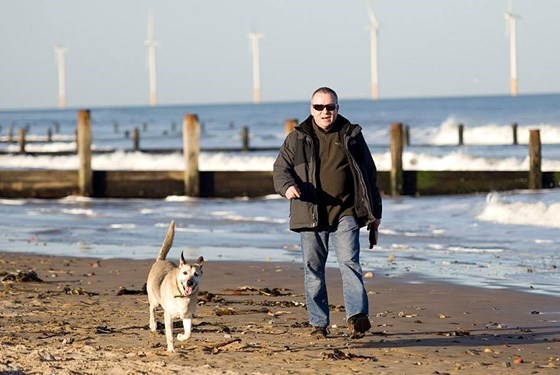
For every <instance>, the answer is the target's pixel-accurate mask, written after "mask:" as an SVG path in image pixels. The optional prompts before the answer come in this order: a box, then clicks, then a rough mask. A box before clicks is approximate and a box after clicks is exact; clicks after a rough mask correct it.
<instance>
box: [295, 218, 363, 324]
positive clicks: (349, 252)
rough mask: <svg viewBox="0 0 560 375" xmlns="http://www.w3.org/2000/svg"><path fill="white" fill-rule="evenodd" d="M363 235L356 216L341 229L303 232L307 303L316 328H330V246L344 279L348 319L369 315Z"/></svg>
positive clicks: (339, 225)
mask: <svg viewBox="0 0 560 375" xmlns="http://www.w3.org/2000/svg"><path fill="white" fill-rule="evenodd" d="M359 234H360V228H359V227H358V224H357V223H356V219H355V218H354V217H353V216H344V217H342V218H340V220H339V222H338V227H337V228H335V229H332V230H324V231H305V232H301V248H302V251H303V263H304V281H305V283H304V286H305V300H306V304H307V314H308V315H309V323H310V324H311V325H312V326H316V327H328V326H329V325H330V319H329V298H328V294H327V283H326V280H325V265H326V263H327V256H328V254H329V242H330V243H331V245H332V246H333V248H334V250H335V252H336V257H337V259H338V264H339V268H340V273H341V276H342V289H343V294H344V306H345V310H346V317H347V318H350V317H352V316H354V315H356V314H359V313H363V314H368V299H367V294H366V290H365V288H364V282H363V279H362V267H361V266H360V236H359ZM329 240H330V241H329Z"/></svg>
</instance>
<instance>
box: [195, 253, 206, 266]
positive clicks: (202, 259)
mask: <svg viewBox="0 0 560 375" xmlns="http://www.w3.org/2000/svg"><path fill="white" fill-rule="evenodd" d="M196 264H198V266H199V267H200V268H202V265H203V264H204V258H203V257H202V256H199V257H198V259H197V260H196Z"/></svg>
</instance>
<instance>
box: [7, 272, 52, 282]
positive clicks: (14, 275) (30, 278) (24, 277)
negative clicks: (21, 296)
mask: <svg viewBox="0 0 560 375" xmlns="http://www.w3.org/2000/svg"><path fill="white" fill-rule="evenodd" d="M0 282H2V283H13V282H18V283H26V282H38V283H41V282H43V280H41V278H39V276H38V275H37V272H35V271H33V270H29V271H21V270H17V271H15V272H5V271H3V272H0Z"/></svg>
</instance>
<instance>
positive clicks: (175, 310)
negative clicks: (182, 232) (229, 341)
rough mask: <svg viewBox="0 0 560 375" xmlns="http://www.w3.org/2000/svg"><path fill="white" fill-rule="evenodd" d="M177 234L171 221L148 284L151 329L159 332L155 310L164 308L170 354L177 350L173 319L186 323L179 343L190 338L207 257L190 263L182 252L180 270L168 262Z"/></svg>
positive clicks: (166, 336)
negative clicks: (168, 255) (174, 340)
mask: <svg viewBox="0 0 560 375" xmlns="http://www.w3.org/2000/svg"><path fill="white" fill-rule="evenodd" d="M174 235H175V221H174V220H172V221H171V223H170V224H169V228H168V229H167V234H166V236H165V240H164V241H163V245H162V246H161V249H160V251H159V253H158V256H157V258H156V261H155V263H154V264H153V265H152V268H151V269H150V273H149V274H148V281H147V283H146V289H147V292H148V302H149V303H150V330H151V331H152V332H155V331H156V327H157V324H156V318H155V309H156V308H157V307H158V306H161V307H162V309H163V316H164V321H165V338H166V341H167V351H168V352H174V351H175V347H174V346H173V319H177V318H179V319H181V320H182V321H183V330H184V333H179V334H177V340H179V341H185V340H187V339H189V338H190V337H191V328H192V318H193V314H194V312H195V310H196V305H197V303H198V286H199V282H200V279H201V277H202V264H203V263H204V258H203V257H199V258H198V260H197V261H196V263H193V264H188V263H187V262H186V261H185V258H184V257H183V253H181V258H180V262H179V266H178V267H177V265H176V264H175V263H173V262H171V261H169V260H166V257H167V253H168V252H169V250H170V249H171V246H172V245H173V237H174Z"/></svg>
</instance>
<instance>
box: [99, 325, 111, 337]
mask: <svg viewBox="0 0 560 375" xmlns="http://www.w3.org/2000/svg"><path fill="white" fill-rule="evenodd" d="M95 333H97V334H101V335H107V334H110V333H115V329H114V328H109V327H107V326H97V327H95Z"/></svg>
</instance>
